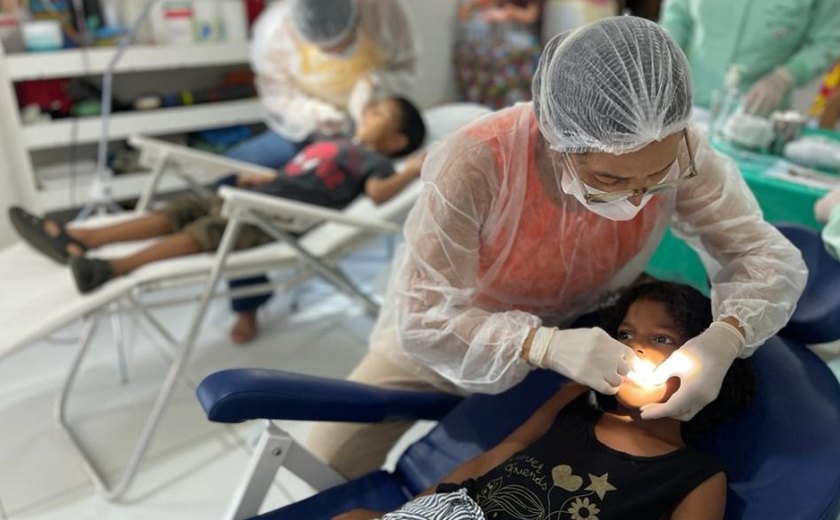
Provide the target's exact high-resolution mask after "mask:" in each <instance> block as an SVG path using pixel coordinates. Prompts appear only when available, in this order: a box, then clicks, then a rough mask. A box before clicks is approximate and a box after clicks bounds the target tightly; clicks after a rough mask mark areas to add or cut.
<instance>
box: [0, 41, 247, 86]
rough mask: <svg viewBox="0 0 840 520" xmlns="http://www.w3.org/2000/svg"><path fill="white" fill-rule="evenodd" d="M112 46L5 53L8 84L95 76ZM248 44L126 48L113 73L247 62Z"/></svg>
mask: <svg viewBox="0 0 840 520" xmlns="http://www.w3.org/2000/svg"><path fill="white" fill-rule="evenodd" d="M115 50H116V47H103V48H93V49H87V50H82V49H67V50H61V51H52V52H24V53H17V54H7V55H6V60H7V65H8V68H9V77H10V78H11V80H12V81H22V80H30V79H45V78H61V77H68V76H87V75H99V74H102V73H103V72H105V67H107V66H108V62H109V61H110V60H111V58H112V56H113V55H114V51H115ZM248 57H249V44H248V43H247V42H242V43H206V44H199V45H183V46H180V45H157V46H154V45H152V46H150V45H138V46H132V47H130V48H129V49H128V50H127V51H126V52H125V54H123V56H122V58H120V61H119V63H118V64H117V69H116V71H117V72H137V71H149V70H171V69H179V68H180V69H185V68H200V67H217V66H222V65H236V64H239V63H247V62H248Z"/></svg>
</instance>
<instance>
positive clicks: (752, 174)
mask: <svg viewBox="0 0 840 520" xmlns="http://www.w3.org/2000/svg"><path fill="white" fill-rule="evenodd" d="M806 133H808V134H820V135H826V136H828V137H830V138H834V139H837V140H840V134H838V133H836V132H829V131H825V130H817V129H808V130H807V131H806ZM715 148H717V149H718V151H720V152H721V153H724V154H726V155H729V156H730V157H732V158H734V159H735V161H736V162H737V163H738V167H739V168H740V170H741V174H742V175H743V176H744V179H745V180H746V181H747V185H749V187H750V189H752V191H753V193H754V194H755V196H756V199H758V203H759V205H760V206H761V210H762V211H763V212H764V218H765V219H766V220H767V221H768V222H788V223H796V224H801V225H803V226H807V227H810V228H813V229H816V230H819V229H821V227H822V226H821V224H819V223H818V222H817V221H816V220H815V219H814V203H816V201H817V199H819V198H820V197H822V196H823V195H824V194H825V193H826V191H827V190H825V189H820V188H815V187H811V186H804V185H801V184H797V183H794V182H790V181H787V180H784V179H780V178H777V177H771V176H768V175H767V174H766V172H767V171H768V170H769V169H771V168H773V167H774V165H775V164H776V163H777V161H778V160H779V159H778V158H777V157H775V156H770V155H760V154H755V153H749V152H742V151H739V150H737V149H735V148H733V147H731V146H729V145H727V144H726V143H715ZM838 181H840V179H838ZM647 272H648V273H650V274H651V275H653V276H655V277H657V278H661V279H664V280H672V281H676V282H682V283H687V284H689V285H692V286H693V287H696V288H697V289H700V290H701V291H703V292H705V293H706V294H708V282H707V278H706V271H705V269H704V268H703V264H702V263H701V262H700V258H699V257H698V256H697V253H695V252H694V250H692V249H691V248H690V247H689V246H688V245H687V244H686V243H685V242H684V241H682V240H681V239H679V238H677V237H675V236H674V235H673V234H672V233H671V231H670V230H668V231H667V232H666V233H665V237H664V238H663V240H662V243H660V245H659V247H658V248H657V250H656V252H655V253H654V255H653V258H651V261H650V263H649V264H648V266H647Z"/></svg>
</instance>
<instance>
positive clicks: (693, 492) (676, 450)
mask: <svg viewBox="0 0 840 520" xmlns="http://www.w3.org/2000/svg"><path fill="white" fill-rule="evenodd" d="M711 323H712V313H711V303H710V302H709V300H708V298H706V297H704V296H703V295H702V294H700V293H699V292H697V291H696V290H694V289H692V288H690V287H688V286H685V285H679V284H673V283H668V282H653V283H645V284H642V285H638V286H635V287H633V288H631V289H630V290H629V291H628V292H627V293H626V294H625V295H624V296H623V297H622V298H621V300H620V301H619V302H618V303H617V304H616V305H615V307H613V308H612V309H610V311H609V312H608V313H607V315H606V318H605V319H604V321H603V324H602V327H603V328H604V330H606V331H608V332H609V333H610V334H612V335H613V336H614V337H615V338H616V339H618V340H619V341H621V342H623V343H624V344H625V345H627V346H629V347H630V348H632V349H633V350H634V351H635V353H636V355H637V357H638V360H637V361H635V362H634V373H631V374H629V375H628V378H626V379H625V381H624V382H623V383H622V384H621V386H620V387H619V390H618V393H617V394H616V395H615V397H611V396H605V395H600V394H596V393H595V392H594V391H592V390H590V389H587V388H585V387H582V386H580V385H578V384H576V383H571V384H568V385H566V386H564V387H563V388H562V389H561V390H559V391H558V392H557V393H556V394H555V395H554V396H553V397H552V398H550V399H549V400H548V401H546V403H545V404H544V405H542V406H541V407H540V408H539V409H538V410H537V411H536V412H535V413H534V414H533V415H532V416H531V418H530V419H528V420H527V421H526V422H525V423H524V424H522V426H520V427H519V428H518V429H517V430H516V431H514V432H513V433H512V434H511V435H510V436H508V437H507V439H505V440H504V441H502V442H501V443H500V444H498V445H497V446H496V447H495V448H493V449H492V450H490V451H487V452H485V453H483V454H481V455H479V456H477V457H475V458H473V459H472V460H470V461H468V462H466V463H464V464H462V465H461V466H460V467H458V468H457V469H455V471H453V472H452V473H451V474H449V475H448V476H446V477H445V478H444V479H443V480H442V482H443V483H442V484H440V485H438V486H436V487H433V488H431V489H429V490H427V491H426V492H424V493H423V494H422V495H423V496H421V497H419V498H416V499H415V500H413V501H411V502H409V503H408V504H406V505H405V506H403V507H402V508H401V509H400V510H398V511H394V512H392V513H388V514H385V513H379V512H375V511H367V510H361V509H358V510H354V511H350V512H348V513H344V514H342V515H338V516H337V517H335V518H334V519H333V520H368V519H374V518H380V517H382V520H409V519H410V520H423V519H429V520H431V519H461V518H463V519H467V518H469V519H471V520H484V519H487V520H491V519H492V520H520V519H523V518H534V519H538V518H539V519H555V518H556V519H558V520H559V519H563V518H569V519H572V520H582V519H584V518H598V519H599V520H612V519H616V520H619V519H620V520H626V519H633V520H663V519H669V520H720V519H721V518H723V514H724V510H725V508H726V475H725V473H724V468H723V466H722V464H721V463H720V462H719V461H718V460H717V459H715V458H714V457H712V456H710V455H707V454H705V453H702V452H700V451H699V450H697V449H695V448H693V447H691V444H692V442H693V441H695V440H696V436H697V435H698V434H700V433H702V432H704V431H705V430H707V429H708V428H710V427H711V426H713V425H715V424H718V423H720V422H723V421H726V420H728V419H730V418H732V417H734V416H735V415H737V414H739V413H741V412H742V411H743V410H745V409H746V408H747V406H748V405H749V403H750V401H751V400H752V396H753V395H754V393H755V388H754V385H755V384H754V381H753V377H752V371H751V367H750V365H749V360H746V359H738V360H736V361H735V362H734V363H733V364H732V367H731V368H730V369H729V372H728V373H727V374H726V377H725V379H724V381H723V385H722V387H721V390H720V394H719V395H718V398H717V399H716V400H715V401H713V402H712V403H711V404H709V405H708V406H706V408H704V409H703V410H702V411H701V412H700V413H698V414H697V415H696V416H695V417H694V418H693V419H692V420H690V421H688V422H680V421H678V420H676V419H669V418H665V419H655V420H642V419H641V417H640V412H639V409H640V408H641V407H642V406H644V405H646V404H651V403H656V402H663V401H665V400H667V398H668V397H670V395H671V394H673V393H674V392H675V391H676V390H677V388H678V386H679V381H678V380H677V379H671V380H669V381H668V382H667V383H666V384H664V385H660V386H655V387H650V386H647V385H645V384H644V383H643V380H644V378H643V376H642V375H641V374H642V372H643V371H642V370H641V366H639V365H638V363H647V364H648V368H649V369H650V370H651V371H652V369H653V367H654V366H655V365H657V364H659V363H661V362H662V361H664V360H665V359H666V358H667V357H668V356H669V355H670V354H671V353H672V352H673V351H674V350H676V349H677V348H679V347H680V346H681V345H682V344H683V343H684V342H685V341H687V340H688V339H690V338H693V337H695V336H696V335H697V334H699V333H700V332H702V331H703V330H704V329H706V328H707V327H708V326H709V325H710V324H711ZM687 444H688V445H687ZM383 515H384V516H383Z"/></svg>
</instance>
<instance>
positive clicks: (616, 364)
mask: <svg viewBox="0 0 840 520" xmlns="http://www.w3.org/2000/svg"><path fill="white" fill-rule="evenodd" d="M633 357H634V354H633V350H631V349H630V348H629V347H627V346H626V345H624V344H623V343H621V342H620V341H618V340H616V339H614V338H612V337H611V336H610V335H609V334H607V333H606V332H605V331H604V330H603V329H599V328H593V329H562V330H561V329H556V328H551V327H540V328H539V329H537V332H536V334H534V338H533V341H532V342H531V350H530V351H529V352H528V362H529V363H531V364H532V365H534V366H537V367H541V368H547V369H549V370H554V371H555V372H559V373H560V374H563V375H564V376H566V377H568V378H569V379H571V380H572V381H575V382H578V383H580V384H582V385H586V386H588V387H590V388H592V389H593V390H595V391H596V392H599V393H602V394H609V395H613V394H615V393H616V392H618V386H619V385H620V384H621V376H624V375H627V372H629V371H630V361H631V360H632V359H633Z"/></svg>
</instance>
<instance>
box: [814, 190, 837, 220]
mask: <svg viewBox="0 0 840 520" xmlns="http://www.w3.org/2000/svg"><path fill="white" fill-rule="evenodd" d="M838 206H840V188H835V189H834V191H831V192H829V194H828V195H826V196H825V197H823V198H821V199H820V200H818V201H817V203H816V205H814V217H815V218H816V219H817V222H821V223H823V224H825V223H826V222H828V217H829V216H830V215H831V212H832V211H834V208H836V207H838Z"/></svg>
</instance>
